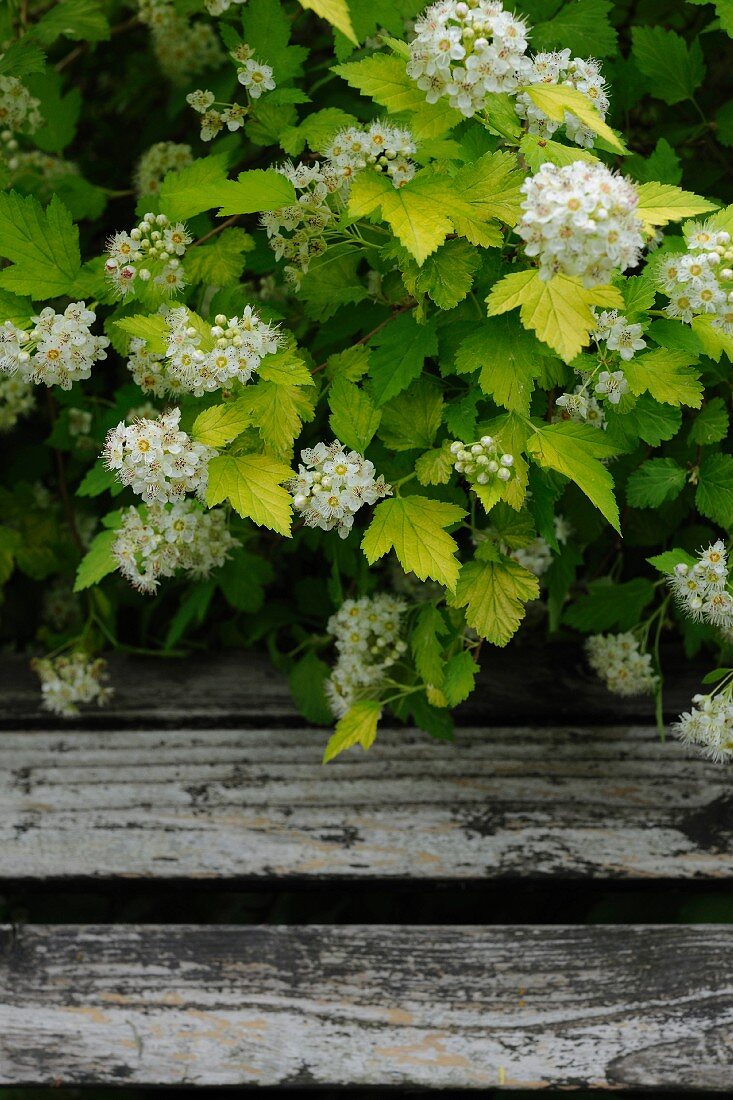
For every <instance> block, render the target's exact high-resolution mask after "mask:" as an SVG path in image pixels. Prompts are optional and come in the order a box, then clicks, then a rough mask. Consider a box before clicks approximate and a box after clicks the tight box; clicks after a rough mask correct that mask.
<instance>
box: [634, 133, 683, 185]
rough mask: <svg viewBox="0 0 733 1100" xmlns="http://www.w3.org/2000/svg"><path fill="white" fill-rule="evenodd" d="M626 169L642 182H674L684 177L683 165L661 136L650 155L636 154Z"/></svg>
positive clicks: (676, 182)
mask: <svg viewBox="0 0 733 1100" xmlns="http://www.w3.org/2000/svg"><path fill="white" fill-rule="evenodd" d="M624 171H625V173H626V174H627V175H629V176H631V177H632V179H635V180H638V181H639V182H640V183H652V182H657V183H673V184H675V185H676V184H678V183H679V182H680V180H681V179H682V165H681V164H680V158H679V157H678V156H677V154H676V153H675V151H674V149H673V148H672V146H671V145H670V144H669V142H668V141H667V140H666V138H659V140H658V141H657V144H656V145H655V146H654V151H653V152H652V153H650V155H649V156H648V157H640V156H634V157H629V159H628V160H627V161H626V163H625V164H624Z"/></svg>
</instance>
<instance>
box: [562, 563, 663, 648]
mask: <svg viewBox="0 0 733 1100" xmlns="http://www.w3.org/2000/svg"><path fill="white" fill-rule="evenodd" d="M654 592H655V588H654V585H653V584H652V582H651V581H648V580H645V579H644V578H643V577H635V578H634V580H631V581H626V582H624V583H623V584H608V583H607V581H605V580H599V581H592V582H591V583H590V584H589V585H588V595H587V596H579V597H578V599H576V600H575V601H574V602H573V603H572V604H571V605H570V606H569V607H568V609H567V611H566V612H565V614H564V616H563V622H564V623H567V625H568V626H572V627H574V629H575V630H582V631H583V632H584V633H586V634H600V633H601V632H602V631H604V630H611V629H612V628H617V629H618V630H631V628H632V626H636V624H637V623H638V622H639V621H640V619H641V617H642V612H643V611H644V608H646V607H647V606H648V605H649V604H650V603H651V601H652V600H653V599H654Z"/></svg>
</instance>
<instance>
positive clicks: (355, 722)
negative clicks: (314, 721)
mask: <svg viewBox="0 0 733 1100" xmlns="http://www.w3.org/2000/svg"><path fill="white" fill-rule="evenodd" d="M381 716H382V707H381V704H380V703H378V702H377V701H376V700H374V699H360V700H359V701H358V702H356V703H354V704H353V705H352V706H350V707H349V709H348V710H347V711H346V714H345V715H344V716H343V718H340V719H339V721H338V722H337V723H336V729H335V731H334V733H333V736H332V737H331V738H330V740H329V742H328V744H327V745H326V751H325V752H324V754H323V763H324V764H327V763H328V762H329V760H333V758H334V757H335V756H338V755H339V753H341V752H344V751H345V750H346V749H351V748H353V747H354V745H361V747H362V748H363V749H365V750H366V749H369V748H371V746H372V745H373V744H374V738H375V737H376V736H377V726H378V724H379V719H380V718H381Z"/></svg>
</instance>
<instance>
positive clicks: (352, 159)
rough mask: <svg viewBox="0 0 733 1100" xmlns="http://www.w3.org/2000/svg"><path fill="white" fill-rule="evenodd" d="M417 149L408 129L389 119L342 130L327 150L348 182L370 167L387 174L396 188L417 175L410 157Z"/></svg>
mask: <svg viewBox="0 0 733 1100" xmlns="http://www.w3.org/2000/svg"><path fill="white" fill-rule="evenodd" d="M416 152H417V146H416V145H415V140H414V138H413V136H412V134H411V133H410V131H409V130H404V129H400V128H399V127H397V126H392V125H391V124H390V123H388V122H373V123H372V124H371V126H369V127H367V128H366V129H359V128H357V127H355V126H352V127H347V129H345V130H339V132H338V133H337V134H335V135H334V137H333V138H332V140H331V142H330V144H329V146H328V148H327V149H326V158H327V160H328V163H329V164H330V166H331V168H333V169H334V170H335V171H336V173H337V174H338V175H340V176H342V177H343V179H344V181H345V182H346V183H349V182H350V181H351V180H352V179H353V177H354V176H355V175H356V173H357V172H360V171H362V169H364V168H367V167H369V166H371V167H373V168H376V169H377V171H379V172H384V173H385V174H386V175H388V176H389V177H390V179H391V180H392V183H393V184H394V186H395V187H402V186H403V185H404V184H405V183H407V182H408V180H411V179H412V177H413V176H414V175H415V165H414V164H413V162H412V160H411V159H410V158H411V157H413V156H414V155H415V153H416Z"/></svg>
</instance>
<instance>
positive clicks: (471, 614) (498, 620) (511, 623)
mask: <svg viewBox="0 0 733 1100" xmlns="http://www.w3.org/2000/svg"><path fill="white" fill-rule="evenodd" d="M539 594H540V584H539V580H538V579H537V577H536V576H535V575H534V573H530V571H529V570H528V569H525V568H524V566H522V565H520V564H519V563H518V562H516V561H513V560H512V559H511V558H505V557H499V558H498V560H496V561H480V560H477V559H475V560H474V561H469V562H466V564H465V565H463V566H462V567H461V572H460V576H459V577H458V583H457V585H456V591H455V595H454V596H453V597H452V598H451V600H450V601H449V602H450V605H451V607H465V609H466V622H467V623H468V625H469V626H470V627H472V628H473V629H474V630H475V631H476V632H477V633H478V634H480V635H481V637H482V638H486V640H487V641H489V642H491V643H492V645H497V646H505V645H506V644H507V642H508V641H509V640H510V639H511V638H512V637H513V635H514V634H515V633H516V631H517V629H518V627H519V624H520V623H521V621H522V619H523V618H524V614H525V606H524V605H525V603H527V601H529V600H536V599H537V597H538V596H539Z"/></svg>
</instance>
